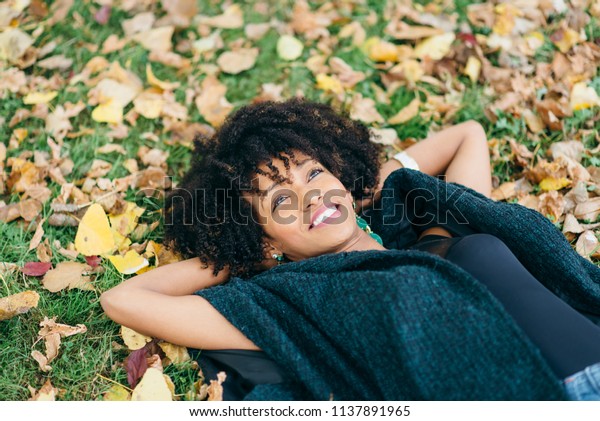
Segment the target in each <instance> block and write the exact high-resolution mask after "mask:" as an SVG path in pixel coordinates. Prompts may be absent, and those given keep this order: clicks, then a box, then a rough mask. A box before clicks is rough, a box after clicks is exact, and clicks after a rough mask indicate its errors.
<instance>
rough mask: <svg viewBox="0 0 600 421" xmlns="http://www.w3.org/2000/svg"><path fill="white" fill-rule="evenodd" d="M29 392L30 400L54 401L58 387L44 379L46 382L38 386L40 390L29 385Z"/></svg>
mask: <svg viewBox="0 0 600 421" xmlns="http://www.w3.org/2000/svg"><path fill="white" fill-rule="evenodd" d="M29 392H31V398H30V399H28V400H30V401H55V400H56V395H57V394H58V389H57V388H55V387H54V386H52V383H51V382H50V379H46V383H44V385H43V386H42V387H40V390H35V389H34V388H33V387H31V386H29Z"/></svg>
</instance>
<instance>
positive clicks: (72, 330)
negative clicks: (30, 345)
mask: <svg viewBox="0 0 600 421" xmlns="http://www.w3.org/2000/svg"><path fill="white" fill-rule="evenodd" d="M40 327H41V329H40V331H39V332H38V338H37V340H36V343H37V342H39V341H40V340H42V339H43V340H44V344H45V347H46V355H43V354H42V353H41V352H39V351H37V350H34V351H32V352H31V356H32V357H33V358H34V359H35V360H36V361H37V362H38V364H39V365H40V369H41V370H42V371H44V372H47V371H50V370H51V369H52V368H51V367H50V363H51V362H52V360H54V358H56V356H57V355H58V349H59V348H60V338H61V337H62V338H65V337H67V336H72V335H76V334H78V333H85V332H87V328H86V327H85V326H84V325H82V324H78V325H77V326H69V325H65V324H60V323H56V317H53V318H52V319H48V317H44V320H42V321H41V322H40ZM34 345H35V344H34Z"/></svg>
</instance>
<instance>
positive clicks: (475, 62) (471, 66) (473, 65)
mask: <svg viewBox="0 0 600 421" xmlns="http://www.w3.org/2000/svg"><path fill="white" fill-rule="evenodd" d="M463 73H464V74H465V75H467V76H469V79H471V82H473V83H475V82H477V79H479V74H480V73H481V61H479V59H478V58H477V57H474V56H470V57H469V59H468V60H467V64H466V65H465V69H464V70H463Z"/></svg>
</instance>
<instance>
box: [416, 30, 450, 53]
mask: <svg viewBox="0 0 600 421" xmlns="http://www.w3.org/2000/svg"><path fill="white" fill-rule="evenodd" d="M455 38H456V37H455V35H454V33H453V32H448V33H445V34H442V35H435V36H433V37H430V38H427V39H426V40H424V41H421V42H420V43H418V44H417V45H416V47H415V52H414V53H415V57H418V58H421V59H422V58H425V57H429V58H431V59H432V60H441V59H442V58H444V56H445V55H446V54H448V53H449V52H450V47H451V46H452V43H453V42H454V39H455Z"/></svg>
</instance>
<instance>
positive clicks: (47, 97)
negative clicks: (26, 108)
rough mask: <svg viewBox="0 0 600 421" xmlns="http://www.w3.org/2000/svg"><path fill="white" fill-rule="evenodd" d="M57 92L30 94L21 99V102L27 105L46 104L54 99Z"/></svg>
mask: <svg viewBox="0 0 600 421" xmlns="http://www.w3.org/2000/svg"><path fill="white" fill-rule="evenodd" d="M56 95H58V92H56V91H50V92H32V93H30V94H28V95H27V96H26V97H25V98H23V102H24V103H25V104H27V105H32V104H47V103H49V102H50V101H52V100H53V99H54V98H56Z"/></svg>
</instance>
